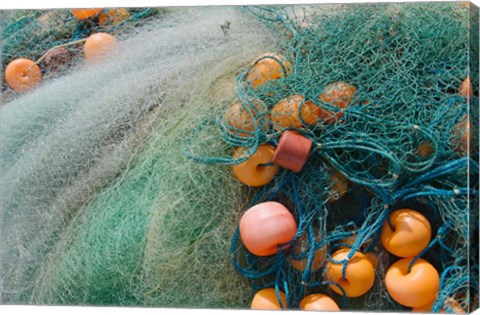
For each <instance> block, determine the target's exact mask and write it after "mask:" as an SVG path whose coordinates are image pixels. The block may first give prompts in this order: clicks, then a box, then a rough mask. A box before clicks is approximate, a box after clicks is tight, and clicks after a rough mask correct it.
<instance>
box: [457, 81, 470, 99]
mask: <svg viewBox="0 0 480 315" xmlns="http://www.w3.org/2000/svg"><path fill="white" fill-rule="evenodd" d="M458 93H459V94H460V95H461V96H463V97H465V98H467V100H469V99H470V98H472V97H473V86H472V81H470V77H467V78H466V79H465V80H463V82H462V84H460V88H459V89H458Z"/></svg>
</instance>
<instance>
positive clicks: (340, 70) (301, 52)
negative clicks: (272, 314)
mask: <svg viewBox="0 0 480 315" xmlns="http://www.w3.org/2000/svg"><path fill="white" fill-rule="evenodd" d="M35 14H37V13H35ZM185 21H188V23H187V22H185ZM227 22H228V23H227ZM135 32H138V34H135V35H131V37H130V36H127V35H125V38H126V40H125V45H124V49H125V54H124V55H121V56H119V57H118V58H117V59H114V60H112V61H111V62H109V63H107V64H105V65H101V66H90V67H85V68H84V67H83V66H82V64H81V63H79V64H78V67H76V68H74V69H72V72H71V73H69V74H68V75H66V76H65V77H58V78H55V79H52V81H50V82H47V83H45V85H44V86H41V87H39V88H38V89H37V90H35V91H33V92H31V93H29V94H26V95H23V96H18V97H17V98H16V99H13V100H12V101H10V102H8V103H6V104H5V105H3V106H2V108H1V115H0V118H1V124H0V127H1V133H0V136H1V157H2V164H1V165H2V169H1V174H2V185H1V194H2V208H1V209H2V215H1V217H0V218H1V221H0V223H1V226H2V231H1V233H2V234H1V235H2V236H1V238H2V242H3V244H5V246H2V247H1V249H0V250H1V251H0V253H1V255H0V257H1V274H2V277H1V282H0V299H1V302H2V303H8V304H18V303H21V304H69V305H130V306H160V307H223V308H248V307H249V303H250V302H251V298H252V297H253V295H254V294H255V293H256V292H257V291H258V290H259V289H261V288H264V287H274V288H276V289H277V291H283V292H285V294H286V296H287V305H285V307H288V308H294V309H295V308H298V307H299V301H300V300H301V299H302V298H303V297H304V296H305V295H307V294H310V293H313V292H315V293H326V294H328V295H329V296H331V297H332V298H333V299H335V300H336V302H337V303H338V305H339V306H340V307H341V308H342V309H350V310H365V311H379V310H381V311H396V310H408V309H407V308H404V307H402V306H400V305H399V304H398V303H396V302H395V301H393V300H392V299H391V297H390V296H389V295H388V293H387V291H386V289H385V285H384V279H385V272H386V270H387V269H388V267H389V266H390V265H391V264H392V263H393V262H394V261H396V260H397V259H396V258H395V257H393V256H392V255H390V254H389V253H387V252H386V251H385V250H384V249H383V248H382V246H381V244H380V241H379V234H380V231H381V228H382V225H383V223H384V222H385V220H386V219H387V217H388V214H389V213H390V212H391V211H393V210H395V209H398V208H401V207H407V208H412V209H415V210H417V211H419V212H421V213H422V214H424V215H425V216H426V217H427V218H428V220H429V221H430V223H431V225H432V228H433V229H432V235H433V236H434V237H432V241H431V243H430V245H429V246H428V247H427V249H426V250H425V251H424V252H422V253H421V257H422V258H424V259H426V260H428V261H429V262H431V263H432V264H433V265H434V266H435V267H436V268H437V270H438V272H439V274H440V275H441V289H440V293H439V295H438V297H437V300H436V302H435V304H434V306H433V309H432V310H433V311H438V310H440V309H442V308H444V307H445V305H447V304H448V303H446V301H447V300H448V299H454V300H456V301H458V302H459V303H460V304H461V307H462V308H463V309H464V310H469V309H473V308H476V307H478V242H477V241H476V240H477V235H478V211H476V210H475V209H478V181H477V180H476V178H478V162H477V161H478V74H477V72H478V71H476V70H475V69H478V11H475V10H474V9H473V8H472V7H465V6H464V5H463V4H461V3H404V4H368V5H366V4H362V5H360V4H358V5H353V4H352V5H331V6H330V5H328V6H327V5H325V6H323V5H318V6H308V5H304V6H285V7H281V6H275V7H244V8H204V9H201V8H191V9H185V10H179V11H176V12H175V11H173V12H172V13H171V16H167V17H165V20H162V19H154V20H152V23H151V24H149V25H146V26H144V27H140V28H138V29H135ZM475 32H477V33H475ZM122 34H123V33H122ZM475 34H477V36H475ZM4 38H6V37H4ZM20 46H21V47H23V46H22V45H19V47H20ZM38 51H39V54H40V51H43V49H38ZM270 52H272V53H276V54H281V55H283V56H285V58H286V59H287V60H288V61H289V62H290V63H291V65H292V69H291V72H289V74H288V75H286V76H285V77H284V78H281V79H278V80H274V81H271V82H269V83H267V84H265V85H262V86H261V87H259V88H257V89H254V88H252V86H250V84H249V83H248V80H246V78H247V76H248V72H249V71H250V70H251V67H252V64H253V62H254V61H255V59H256V58H257V57H258V56H260V55H263V54H265V53H270ZM3 58H5V57H3ZM274 58H276V57H274ZM279 61H281V60H279ZM2 62H5V60H3V59H2ZM284 66H285V65H284ZM285 70H286V69H285ZM467 76H470V78H471V81H472V85H473V87H474V88H473V94H474V95H473V97H471V98H470V99H469V100H467V99H466V98H465V97H464V96H462V95H460V94H459V87H460V85H461V84H462V82H463V81H464V80H465V78H466V77H467ZM339 81H342V82H347V83H349V84H352V85H354V86H355V87H356V88H357V91H356V93H355V94H354V97H353V99H352V102H351V105H350V106H349V107H347V108H346V109H345V111H344V114H343V116H342V118H341V119H340V120H339V121H338V122H336V123H334V124H324V123H322V121H319V122H318V124H315V125H308V124H306V122H305V121H303V122H302V128H296V129H295V128H293V130H295V131H297V132H300V133H301V134H302V135H304V136H305V137H307V138H309V139H311V140H312V141H313V143H314V149H313V150H312V152H311V154H310V156H309V158H308V160H307V163H306V165H305V166H304V168H303V169H302V171H301V172H300V173H293V172H291V171H288V170H286V169H281V170H280V172H279V173H278V174H277V176H275V177H274V179H273V181H272V182H271V183H269V184H268V185H265V186H264V187H260V188H250V187H247V186H245V185H243V184H241V183H240V182H239V181H238V180H237V179H236V178H235V177H234V176H233V174H232V171H231V166H232V165H235V164H239V163H240V162H242V161H244V160H245V159H247V158H248V156H249V155H252V154H253V153H254V152H256V150H257V148H258V146H259V145H261V144H265V143H268V144H272V145H274V146H275V145H277V144H278V140H279V137H280V135H281V133H282V132H283V131H284V130H279V131H277V130H274V129H273V128H272V127H271V125H270V124H269V123H268V121H269V119H268V115H270V114H271V110H272V108H273V106H274V105H275V104H277V103H278V101H279V100H282V99H284V98H286V97H288V96H290V95H292V94H301V95H303V96H304V97H305V99H306V100H312V101H315V104H317V105H318V106H320V107H322V108H324V109H327V110H330V111H336V110H338V109H337V108H336V107H334V106H331V105H330V104H328V103H325V102H322V101H320V100H318V96H319V94H320V93H322V92H323V91H324V89H325V87H326V86H327V85H329V84H331V83H334V82H339ZM102 84H105V87H104V88H103V89H99V90H98V87H99V86H102ZM59 89H61V90H62V91H64V92H62V93H58V92H57V91H58V90H59ZM235 99H238V100H240V101H241V104H242V106H243V108H244V109H245V110H246V112H247V113H250V115H251V116H255V117H256V118H259V121H260V123H259V124H258V125H257V126H256V128H254V130H253V131H252V130H250V131H248V130H247V131H245V130H243V131H242V130H240V132H239V130H235V128H232V126H231V125H229V124H228V123H227V121H225V119H224V114H225V111H226V110H227V108H229V106H230V103H231V101H233V100H235ZM254 99H260V100H261V101H262V102H263V103H264V104H265V108H264V109H265V112H262V113H260V112H259V108H258V107H257V106H256V104H255V103H254V102H253V101H252V100H254ZM301 106H303V105H301ZM300 109H301V108H300ZM467 113H469V116H470V119H471V123H472V126H474V128H472V130H471V134H472V135H473V137H472V141H471V142H470V145H471V147H472V148H471V152H470V153H469V154H465V153H462V152H458V150H457V149H458V146H457V145H456V144H455V141H458V139H457V137H456V135H455V132H453V131H452V130H455V128H456V127H455V126H457V123H458V122H459V121H461V120H462V119H463V118H464V116H465V115H466V114H467ZM252 120H255V119H252ZM262 122H266V123H265V124H263V123H262ZM265 125H267V126H268V128H265ZM422 144H423V145H425V144H427V147H428V148H430V149H428V150H427V151H428V152H427V153H425V154H423V153H422V154H419V147H420V146H421V145H422ZM237 147H245V148H247V149H248V154H247V155H246V156H244V157H242V158H241V159H233V158H232V154H233V152H234V149H235V148H237ZM467 175H469V177H468V176H467ZM335 176H341V177H342V178H343V177H345V178H346V182H347V183H348V184H347V185H348V189H347V191H346V193H345V194H344V195H340V194H339V192H338V191H337V190H338V189H339V188H338V186H337V185H336V182H335V181H333V180H332V178H333V177H335ZM268 200H275V201H279V202H281V203H283V204H285V205H286V206H287V207H288V208H289V209H290V210H291V211H292V213H293V215H294V216H295V218H296V221H297V224H298V226H299V230H298V232H297V235H296V237H295V240H294V241H293V242H292V246H290V248H288V249H284V250H281V251H279V253H278V254H277V255H274V256H269V257H256V256H254V255H252V254H250V253H249V252H248V251H247V250H246V249H245V247H244V246H243V244H242V243H241V241H240V240H239V234H238V229H237V226H238V222H239V219H240V217H241V215H242V213H243V212H244V211H245V210H247V209H248V208H249V207H250V206H252V205H255V204H257V203H259V202H262V201H268ZM351 236H354V238H353V241H351V240H352V239H350V242H347V241H346V239H347V238H349V237H351ZM341 246H344V247H348V248H351V250H352V252H353V251H356V250H359V251H362V252H364V253H374V254H375V255H376V256H377V257H378V266H377V267H376V278H375V283H374V287H373V288H372V289H371V290H370V291H369V292H368V293H367V294H365V295H364V296H362V297H359V298H344V297H342V296H341V295H339V294H336V293H334V292H333V291H332V290H331V289H330V288H329V285H330V284H332V283H327V281H326V279H325V275H324V268H323V266H322V267H321V268H319V269H318V270H313V268H312V266H311V265H312V261H313V258H314V256H315V252H316V251H317V250H320V251H324V252H325V253H326V254H325V259H324V260H323V262H324V263H326V262H328V260H329V259H330V257H329V255H330V254H332V253H333V252H334V251H335V250H336V249H338V248H339V247H341ZM475 247H477V248H475ZM292 259H296V260H302V259H303V260H306V265H307V266H306V268H305V270H304V271H299V270H297V269H295V268H293V267H292V264H291V260H292ZM333 285H334V284H333ZM445 308H446V311H448V312H451V311H452V309H449V307H448V305H447V306H446V307H445Z"/></svg>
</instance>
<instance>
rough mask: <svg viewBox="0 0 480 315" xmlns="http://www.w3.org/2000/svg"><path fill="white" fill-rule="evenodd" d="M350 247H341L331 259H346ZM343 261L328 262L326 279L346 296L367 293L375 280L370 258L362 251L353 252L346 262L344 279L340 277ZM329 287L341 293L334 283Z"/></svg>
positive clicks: (357, 295)
mask: <svg viewBox="0 0 480 315" xmlns="http://www.w3.org/2000/svg"><path fill="white" fill-rule="evenodd" d="M349 253H350V249H347V248H343V249H340V250H338V251H336V252H335V253H334V254H333V255H332V259H333V260H337V261H340V260H344V259H347V256H348V254H349ZM342 269H343V263H340V264H337V263H333V262H329V263H328V265H327V268H326V271H325V277H326V279H328V280H330V281H332V282H334V283H336V284H338V285H339V286H341V287H342V289H343V290H344V291H345V295H346V296H347V297H359V296H361V295H363V294H365V293H367V292H368V291H369V290H370V289H371V288H372V286H373V283H374V281H375V270H374V268H373V265H372V263H371V262H370V260H369V259H368V258H367V257H366V256H365V255H364V254H362V253H360V252H355V254H354V255H353V257H352V258H350V260H349V261H348V262H347V267H346V271H345V279H343V278H342ZM330 288H331V289H332V290H333V291H335V292H336V293H338V294H342V291H341V290H340V288H338V287H337V286H336V285H333V284H332V285H330Z"/></svg>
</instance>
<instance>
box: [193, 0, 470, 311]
mask: <svg viewBox="0 0 480 315" xmlns="http://www.w3.org/2000/svg"><path fill="white" fill-rule="evenodd" d="M250 10H251V11H252V13H253V14H254V15H256V16H258V17H259V19H260V20H263V21H265V22H266V23H267V24H269V25H271V27H272V28H275V27H281V26H283V31H284V32H285V33H286V34H287V35H289V36H290V38H291V39H290V40H289V41H287V42H286V43H285V45H284V46H283V49H281V50H279V51H278V52H275V53H269V54H267V55H265V56H261V57H260V58H258V59H257V60H256V61H255V62H254V63H253V64H252V65H251V67H250V68H248V69H246V70H245V71H244V72H243V73H242V74H241V75H240V76H239V77H238V78H237V99H238V100H239V101H240V103H241V104H242V106H243V107H242V108H241V109H240V110H239V109H238V108H237V107H238V105H235V106H236V107H234V105H231V107H230V108H229V109H228V110H227V113H228V114H225V117H223V119H222V117H220V118H219V119H217V121H216V122H212V123H213V124H216V125H217V126H218V127H217V128H219V129H220V130H222V138H223V141H224V142H225V143H226V144H228V145H230V146H231V147H232V149H234V148H237V147H244V148H246V149H245V150H244V151H243V152H245V153H244V154H243V155H242V156H241V157H240V158H238V156H235V155H228V154H227V155H223V156H217V157H212V156H211V155H209V154H208V152H207V150H204V149H205V147H204V146H203V145H202V144H201V143H198V144H196V143H194V144H192V145H191V146H190V148H189V149H190V150H191V151H188V153H189V154H190V156H191V158H193V159H195V160H197V161H198V162H202V163H207V164H215V163H220V164H227V165H236V164H241V163H243V162H245V161H246V160H248V159H249V158H250V157H252V156H254V154H255V153H256V152H257V150H258V149H259V146H260V145H263V144H271V145H273V146H274V147H277V146H279V148H280V143H279V142H280V141H279V139H280V137H281V135H282V134H283V132H284V131H285V130H294V131H296V132H298V133H300V134H301V135H303V136H304V137H306V138H308V139H310V140H311V141H312V143H313V149H312V151H311V153H310V155H309V157H308V160H307V162H306V165H305V166H304V167H303V169H302V171H301V172H300V173H298V174H295V173H293V172H291V171H288V170H282V171H281V172H280V174H279V175H277V176H276V177H275V178H274V179H273V181H272V183H270V184H268V185H266V186H265V187H263V188H261V189H259V191H258V193H257V195H256V196H255V198H254V199H253V201H252V202H251V204H250V206H253V205H255V204H257V203H259V202H263V201H272V200H273V201H278V202H280V203H282V204H284V205H286V206H287V208H288V209H290V210H291V211H292V213H293V214H294V217H295V219H296V221H297V223H298V231H297V234H296V236H295V238H294V239H293V240H292V241H291V242H290V243H289V244H290V245H291V246H290V247H288V249H283V250H279V252H278V254H276V255H274V256H268V257H266V258H265V257H257V256H255V255H253V254H251V253H250V252H249V251H248V250H247V249H246V248H245V247H244V245H243V244H242V242H241V241H240V237H239V230H237V232H236V234H235V236H234V238H233V241H232V249H231V250H232V253H233V254H234V255H235V256H234V257H235V258H234V264H235V266H236V268H237V270H239V272H240V273H242V274H243V275H244V276H245V277H247V278H250V279H253V280H254V281H253V283H254V284H253V285H254V292H256V291H258V290H259V289H262V288H266V287H274V288H275V289H276V291H277V294H279V292H280V291H282V292H284V293H285V294H286V298H287V299H286V302H287V305H283V306H284V307H286V308H297V307H299V303H300V301H301V299H302V298H303V297H305V296H306V295H308V294H310V293H326V294H328V295H330V296H332V297H334V298H335V300H336V301H337V302H338V304H339V305H340V306H341V308H342V309H352V310H355V309H364V310H377V311H379V310H401V309H403V310H406V309H409V308H406V307H402V306H400V305H399V304H398V303H396V302H394V301H393V300H392V299H391V298H390V297H389V296H388V294H387V293H386V288H385V284H384V279H385V271H386V270H387V269H388V267H389V266H390V265H391V264H392V263H393V262H395V261H396V260H397V258H395V257H394V256H393V255H388V254H386V252H385V250H384V249H383V248H382V246H381V244H380V242H379V238H380V233H381V231H382V226H383V224H384V222H385V221H386V220H387V218H388V216H389V214H390V213H391V212H392V211H393V210H396V209H400V208H409V209H415V210H417V211H419V212H421V213H423V214H424V215H425V216H426V217H427V219H428V220H429V222H430V223H431V225H432V228H433V232H432V233H433V238H432V240H431V242H430V244H429V246H428V247H427V248H426V249H425V250H423V251H422V252H421V253H420V254H419V255H417V256H416V257H415V260H417V259H418V258H420V257H422V258H424V259H426V260H427V261H429V262H431V263H432V264H433V265H434V266H435V268H436V269H437V270H438V272H439V274H440V277H441V284H440V292H439V294H438V296H437V299H436V301H435V303H434V304H433V306H432V307H431V310H432V311H434V312H438V311H440V310H442V311H447V312H452V311H458V308H457V309H455V307H454V305H457V304H455V303H459V304H458V305H460V307H461V308H463V310H469V309H474V308H476V307H478V306H477V305H476V303H478V302H477V299H476V298H475V296H478V286H477V283H478V282H477V281H478V279H477V278H476V275H472V276H470V275H469V272H470V271H472V270H475V268H477V267H476V266H477V263H473V261H474V260H475V259H476V258H478V257H477V255H476V254H473V252H474V251H475V249H474V250H473V251H469V248H468V247H469V238H470V236H471V235H476V234H475V231H476V230H477V229H478V227H477V225H478V213H475V211H472V212H469V209H470V208H469V206H470V207H472V206H473V208H472V209H476V207H477V206H478V198H476V197H472V196H477V195H478V182H477V181H476V180H475V179H476V178H478V164H477V163H476V162H475V161H478V140H477V139H478V138H477V133H476V132H477V131H478V120H477V119H478V98H477V96H476V95H477V90H476V89H475V90H472V93H473V96H468V95H466V94H465V91H464V90H462V84H465V83H463V82H464V81H465V79H466V78H467V77H468V76H470V80H471V81H472V82H473V86H478V83H477V82H478V76H477V75H478V74H477V71H475V70H474V69H477V67H478V58H474V59H475V60H474V59H471V58H470V57H471V56H472V55H475V54H476V52H477V51H478V49H475V48H473V46H478V39H477V40H472V38H473V37H472V38H470V37H469V36H474V34H473V35H472V34H470V32H469V30H470V29H474V28H475V27H477V28H478V15H477V16H473V15H472V16H470V14H473V13H472V12H471V11H470V10H469V8H468V7H466V6H464V5H459V4H458V3H448V4H445V3H442V4H437V3H436V4H433V5H432V4H421V3H418V4H376V5H349V6H348V7H344V8H338V7H337V10H336V13H335V14H332V15H324V14H319V15H317V14H316V13H315V12H312V11H310V10H309V8H308V7H307V8H304V9H303V10H298V8H297V10H295V8H293V9H292V8H291V7H288V8H279V7H277V8H250ZM477 14H478V12H477ZM475 23H477V24H475ZM469 58H470V59H469ZM265 60H268V62H269V63H270V67H271V68H274V67H275V66H276V67H277V68H278V70H277V69H275V70H271V71H277V72H276V75H272V73H269V72H268V71H269V70H264V69H263V68H262V67H263V65H264V64H266V62H265ZM278 65H280V66H278ZM290 68H291V69H290ZM258 73H259V74H258ZM237 104H238V101H237ZM258 104H262V106H259V105H258ZM318 108H320V109H318ZM228 111H235V112H236V113H238V115H237V120H235V119H234V118H233V117H231V116H232V115H230V113H229V112H228ZM245 116H246V117H247V118H248V119H246V118H245ZM467 124H469V125H468V127H466V126H467ZM468 128H470V138H469V140H470V147H469V151H468V150H467V148H466V146H465V144H462V143H461V142H462V141H466V137H467V135H465V130H466V129H468ZM208 130H210V129H208ZM203 132H205V129H204V128H203V127H200V128H199V135H197V138H202V134H203ZM207 132H210V131H207ZM462 137H463V138H462ZM461 139H463V140H461ZM230 154H231V151H230ZM282 166H283V165H282ZM264 167H265V166H264ZM267 167H268V166H267ZM467 170H469V171H470V173H469V175H470V176H471V177H470V179H471V180H470V181H469V180H468V178H467ZM336 173H337V174H338V173H340V174H341V176H345V178H346V179H347V180H348V186H349V188H348V192H347V193H346V194H344V192H343V190H342V189H341V187H339V186H338V184H337V183H336V182H335V181H332V175H333V174H336ZM339 193H341V194H342V195H343V196H342V197H341V198H340V199H338V195H339ZM469 198H471V199H469ZM469 202H471V204H470V203H469ZM348 240H350V241H348ZM345 243H346V244H345ZM339 247H347V248H350V252H349V255H350V256H349V257H352V256H353V254H354V253H355V252H356V251H360V252H363V253H373V254H374V255H375V257H377V258H379V259H378V266H377V275H376V276H377V278H376V283H375V285H374V287H373V289H372V290H370V291H369V292H368V293H367V294H366V295H364V296H363V297H360V298H347V297H346V296H344V294H336V293H333V291H332V286H337V287H338V286H339V284H338V283H332V282H331V281H329V280H328V277H327V276H326V268H323V267H326V266H327V264H328V262H334V260H333V259H332V258H331V256H330V255H331V254H333V253H334V252H335V251H336V250H338V249H339ZM318 253H323V255H324V260H323V263H322V265H321V266H322V268H320V270H316V269H317V268H316V266H315V263H316V259H317V258H316V257H317V254H318ZM477 254H478V253H477ZM470 255H472V256H473V257H474V258H473V261H472V260H471V257H472V256H470ZM292 259H293V260H297V261H298V260H303V261H304V264H305V266H304V268H302V269H304V270H298V269H299V268H295V266H294V264H292ZM341 263H342V264H343V266H344V267H345V268H346V266H347V262H346V261H342V262H341ZM312 266H313V267H314V268H312ZM470 267H471V268H472V269H470ZM470 277H472V278H470ZM379 296H380V297H381V298H380V299H379V298H378V297H379ZM279 301H280V299H279ZM452 301H457V302H452Z"/></svg>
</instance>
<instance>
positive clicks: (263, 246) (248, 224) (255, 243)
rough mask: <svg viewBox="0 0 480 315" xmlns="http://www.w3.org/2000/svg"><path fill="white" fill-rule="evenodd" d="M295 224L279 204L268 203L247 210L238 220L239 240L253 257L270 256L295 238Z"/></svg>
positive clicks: (288, 212) (288, 213) (289, 214)
mask: <svg viewBox="0 0 480 315" xmlns="http://www.w3.org/2000/svg"><path fill="white" fill-rule="evenodd" d="M296 233H297V223H296V222H295V218H294V217H293V215H292V214H291V213H290V211H289V210H288V209H287V208H286V207H285V206H284V205H282V204H281V203H278V202H274V201H269V202H262V203H259V204H257V205H255V206H253V207H251V208H250V209H248V210H247V211H246V212H245V213H244V214H243V215H242V217H241V219H240V239H241V240H242V242H243V245H245V247H246V248H247V249H248V251H249V252H251V253H252V254H254V255H257V256H270V255H274V254H276V253H277V251H278V247H279V246H280V245H282V244H286V243H288V242H290V241H292V240H293V239H294V238H295V234H296Z"/></svg>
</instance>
